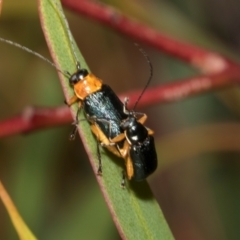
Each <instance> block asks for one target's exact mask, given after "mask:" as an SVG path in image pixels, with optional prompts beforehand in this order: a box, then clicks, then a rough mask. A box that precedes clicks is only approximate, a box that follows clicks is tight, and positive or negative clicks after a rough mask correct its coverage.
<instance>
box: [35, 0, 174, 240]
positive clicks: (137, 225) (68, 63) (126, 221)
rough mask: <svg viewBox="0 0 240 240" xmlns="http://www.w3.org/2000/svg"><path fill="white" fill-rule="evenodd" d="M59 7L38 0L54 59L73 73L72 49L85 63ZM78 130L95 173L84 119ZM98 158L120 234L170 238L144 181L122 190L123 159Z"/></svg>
mask: <svg viewBox="0 0 240 240" xmlns="http://www.w3.org/2000/svg"><path fill="white" fill-rule="evenodd" d="M56 4H57V6H56ZM59 8H60V7H59V1H56V2H55V1H51V0H39V10H40V18H41V23H42V28H43V31H44V34H45V37H46V40H47V43H48V46H49V49H50V52H51V54H52V57H53V59H54V62H55V64H56V65H57V66H58V67H59V69H61V70H62V71H69V72H70V73H72V72H74V71H75V70H76V60H75V58H74V55H73V52H76V55H77V58H78V61H79V62H80V63H81V67H84V68H87V66H86V63H85V61H84V60H83V57H82V56H81V54H80V52H79V50H78V49H77V48H76V45H75V43H74V44H71V41H70V39H69V35H68V33H67V32H68V30H67V29H66V25H65V23H64V19H63V14H62V13H61V10H60V12H59ZM84 37H87V36H84ZM59 76H60V79H61V84H62V86H63V90H64V93H65V96H66V98H67V99H69V98H70V97H71V96H72V95H73V94H74V93H73V89H71V88H70V87H69V84H68V79H67V78H66V77H64V76H63V75H62V74H59ZM76 105H77V104H76ZM72 113H73V118H74V116H76V114H77V106H74V107H73V108H72ZM83 118H84V116H83V115H81V116H80V117H79V119H83ZM79 130H80V135H81V138H82V141H83V143H84V146H85V148H86V151H87V154H88V156H89V159H90V162H91V164H92V166H93V169H94V171H95V172H96V170H97V167H98V160H97V154H96V153H97V148H96V147H97V143H96V139H95V138H94V137H93V135H92V133H91V130H90V127H89V124H88V123H87V121H81V123H80V125H79ZM101 157H102V162H103V176H102V177H100V176H96V177H97V180H98V182H99V185H100V187H101V190H102V193H103V195H104V198H105V200H106V202H107V205H108V207H109V210H110V212H111V214H112V216H113V220H114V222H115V224H116V226H117V228H118V231H119V233H120V235H121V237H122V238H123V239H138V240H140V239H144V240H145V239H158V240H159V239H169V240H170V239H173V236H172V234H171V232H170V230H169V227H168V225H167V223H166V221H165V219H164V216H163V214H162V212H161V210H160V208H159V205H158V203H157V202H156V200H155V199H154V196H153V194H152V192H151V190H150V188H149V186H148V184H147V182H146V181H143V182H140V183H136V182H130V183H129V184H127V186H126V188H125V189H121V188H120V182H121V177H122V170H123V168H124V161H123V160H122V159H119V158H116V157H115V156H113V155H112V154H110V153H108V152H107V151H106V152H105V151H102V154H101ZM68 221H71V220H68Z"/></svg>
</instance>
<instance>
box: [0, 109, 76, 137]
mask: <svg viewBox="0 0 240 240" xmlns="http://www.w3.org/2000/svg"><path fill="white" fill-rule="evenodd" d="M71 119H72V117H71V115H70V111H69V109H68V107H66V106H63V107H59V108H35V107H27V108H26V109H25V110H24V111H23V112H22V113H21V114H19V115H17V116H15V117H13V118H9V119H6V120H4V121H1V122H0V137H5V136H10V135H14V134H19V133H27V132H29V131H32V130H38V129H41V128H47V127H52V126H57V125H62V124H65V123H69V122H70V121H72V120H71Z"/></svg>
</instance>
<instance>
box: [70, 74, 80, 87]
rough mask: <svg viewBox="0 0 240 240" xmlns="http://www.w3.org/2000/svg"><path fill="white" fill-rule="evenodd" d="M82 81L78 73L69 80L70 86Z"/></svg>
mask: <svg viewBox="0 0 240 240" xmlns="http://www.w3.org/2000/svg"><path fill="white" fill-rule="evenodd" d="M79 80H80V79H79V78H78V75H77V73H74V74H73V75H72V76H71V77H70V78H69V83H70V85H75V84H76V83H77V82H78V81H79Z"/></svg>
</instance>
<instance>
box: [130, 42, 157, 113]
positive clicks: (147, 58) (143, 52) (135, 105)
mask: <svg viewBox="0 0 240 240" xmlns="http://www.w3.org/2000/svg"><path fill="white" fill-rule="evenodd" d="M135 45H136V46H137V47H138V49H139V51H140V52H141V53H142V55H143V56H144V57H145V59H146V61H147V63H148V65H149V72H150V75H149V78H148V81H147V83H146V85H145V87H144V88H143V90H142V92H141V94H140V95H139V97H138V99H137V101H136V102H135V104H134V107H133V110H135V109H136V107H137V105H138V103H139V101H140V100H141V98H142V96H143V94H144V92H145V91H146V89H147V88H148V86H149V84H150V82H151V80H152V77H153V66H152V63H151V61H150V58H149V56H148V55H147V53H146V52H145V51H144V50H143V49H142V48H141V47H140V46H139V44H137V43H135Z"/></svg>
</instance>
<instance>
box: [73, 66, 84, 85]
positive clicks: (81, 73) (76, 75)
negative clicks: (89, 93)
mask: <svg viewBox="0 0 240 240" xmlns="http://www.w3.org/2000/svg"><path fill="white" fill-rule="evenodd" d="M87 75H88V71H87V70H86V69H81V70H79V71H77V72H76V73H74V74H73V75H72V76H71V77H70V78H69V83H70V85H75V84H76V83H78V82H79V81H80V80H83V79H84V78H85V77H86V76H87Z"/></svg>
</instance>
